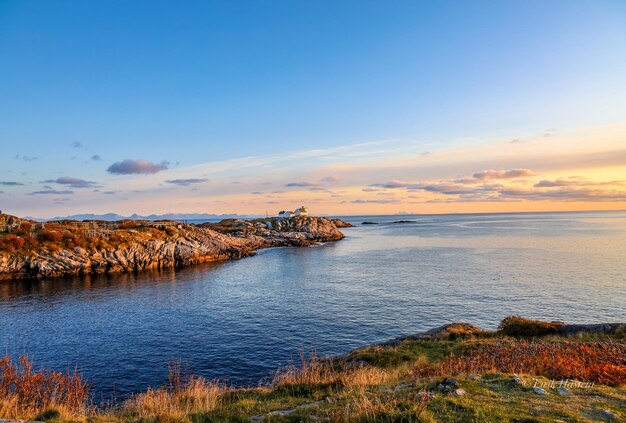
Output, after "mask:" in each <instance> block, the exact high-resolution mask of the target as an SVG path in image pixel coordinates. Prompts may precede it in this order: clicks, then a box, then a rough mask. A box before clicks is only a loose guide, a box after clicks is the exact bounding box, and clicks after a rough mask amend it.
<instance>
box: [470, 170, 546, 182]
mask: <svg viewBox="0 0 626 423" xmlns="http://www.w3.org/2000/svg"><path fill="white" fill-rule="evenodd" d="M534 175H535V174H534V173H533V172H532V171H531V170H529V169H507V170H494V169H488V170H483V171H481V172H476V173H474V175H472V176H474V178H476V179H480V180H484V179H513V178H524V177H528V176H534Z"/></svg>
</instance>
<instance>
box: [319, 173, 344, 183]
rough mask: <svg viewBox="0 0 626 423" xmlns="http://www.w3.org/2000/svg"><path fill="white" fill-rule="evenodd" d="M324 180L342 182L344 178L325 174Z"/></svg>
mask: <svg viewBox="0 0 626 423" xmlns="http://www.w3.org/2000/svg"><path fill="white" fill-rule="evenodd" d="M322 181H323V182H341V181H342V178H341V177H340V176H337V175H330V176H325V177H323V178H322Z"/></svg>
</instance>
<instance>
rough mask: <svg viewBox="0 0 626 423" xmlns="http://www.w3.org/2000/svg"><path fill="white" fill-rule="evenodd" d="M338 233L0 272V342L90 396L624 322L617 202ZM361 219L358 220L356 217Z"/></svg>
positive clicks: (624, 242) (253, 379)
mask: <svg viewBox="0 0 626 423" xmlns="http://www.w3.org/2000/svg"><path fill="white" fill-rule="evenodd" d="M343 219H345V220H347V221H349V222H351V223H353V224H354V225H355V226H354V227H353V228H344V229H342V231H343V232H344V233H345V235H346V238H345V239H344V240H342V241H339V242H334V243H326V244H323V245H319V246H314V247H306V248H274V249H268V250H263V251H259V252H258V254H257V255H256V256H253V257H249V258H245V259H241V260H233V261H224V262H219V263H212V264H206V265H199V266H194V267H189V268H185V269H181V270H176V271H173V270H167V271H151V272H140V273H133V274H118V275H108V276H103V275H101V276H92V277H75V278H59V279H49V280H41V281H5V282H0V349H1V350H2V351H1V352H2V353H8V354H10V355H11V356H13V357H18V356H20V355H22V354H27V355H28V356H29V357H30V358H31V359H32V360H33V362H34V364H35V367H36V368H45V369H53V370H60V371H65V370H70V371H74V370H76V371H78V372H79V373H81V374H82V375H83V376H84V378H85V379H86V380H87V381H88V383H89V384H90V386H91V390H92V393H93V397H94V401H96V402H101V401H104V402H107V401H119V400H121V399H124V398H126V397H128V396H129V395H132V394H133V393H136V392H140V391H143V390H145V389H146V388H148V387H159V386H162V385H163V384H165V383H166V382H167V372H168V365H169V364H171V363H173V362H179V363H181V364H182V365H183V366H184V368H185V369H187V371H188V372H190V373H193V374H195V375H199V376H203V377H206V378H208V379H219V380H221V381H223V382H224V383H227V384H231V385H234V386H249V385H257V384H258V383H264V382H266V381H268V380H269V378H271V376H272V374H273V372H274V370H275V369H276V368H277V367H280V366H284V365H287V364H288V363H290V362H291V361H295V360H297V359H298V356H299V354H300V353H301V352H305V353H310V352H315V353H316V354H317V355H318V356H326V355H339V354H343V353H346V352H348V351H350V350H352V349H355V348H358V347H361V346H364V345H368V344H372V343H379V342H384V341H386V340H389V339H391V338H394V337H398V336H403V335H408V334H413V333H417V332H420V331H424V330H427V329H430V328H433V327H436V326H439V325H442V324H444V323H447V322H455V321H466V322H471V323H474V324H476V325H478V326H481V327H483V328H487V329H495V328H496V327H497V326H498V323H499V322H500V320H501V319H503V318H504V317H506V316H509V315H521V316H525V317H528V318H536V319H546V320H561V321H566V322H572V323H600V322H626V212H568V213H507V214H448V215H394V216H347V217H343ZM364 222H368V223H369V224H363V223H364Z"/></svg>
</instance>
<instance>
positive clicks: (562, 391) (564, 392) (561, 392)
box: [556, 388, 572, 395]
mask: <svg viewBox="0 0 626 423" xmlns="http://www.w3.org/2000/svg"><path fill="white" fill-rule="evenodd" d="M556 392H557V393H558V394H559V395H572V391H570V390H569V389H567V388H558V389H557V390H556Z"/></svg>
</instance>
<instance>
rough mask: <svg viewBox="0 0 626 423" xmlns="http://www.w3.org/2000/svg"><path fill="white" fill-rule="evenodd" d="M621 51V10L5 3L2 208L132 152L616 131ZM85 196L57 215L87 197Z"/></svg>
mask: <svg viewBox="0 0 626 423" xmlns="http://www.w3.org/2000/svg"><path fill="white" fill-rule="evenodd" d="M624 46H626V3H625V2H623V1H552V0H548V1H523V2H522V1H515V2H513V1H510V2H507V1H489V2H485V1H477V2H466V1H436V2H418V1H379V2H371V1H354V2H351V1H342V2H334V1H329V2H324V1H316V2H282V1H281V2H279V1H263V2H254V1H248V2H243V1H242V2H236V1H221V2H217V1H215V2H211V1H198V2H193V1H186V2H174V1H169V2H165V1H132V2H128V1H97V0H94V1H61V0H60V1H53V2H51V1H29V2H24V1H6V0H0V143H1V145H2V150H3V153H2V155H1V156H0V181H2V180H5V181H11V182H19V183H23V184H24V185H23V186H17V188H11V189H9V188H3V187H1V186H0V191H3V192H2V193H0V200H2V201H1V202H0V203H8V202H10V203H12V204H15V209H16V212H31V213H37V212H40V214H49V213H53V212H56V211H57V210H59V209H61V208H62V207H61V206H62V205H61V204H54V203H55V202H57V201H56V200H58V198H56V200H55V199H54V197H52V196H54V195H55V194H51V195H49V196H42V197H38V200H37V202H36V203H37V204H39V205H36V204H35V202H33V201H32V199H29V198H27V197H25V195H27V194H28V193H30V192H35V191H36V190H39V191H40V190H41V185H42V181H48V180H55V179H57V178H59V177H72V178H80V179H84V180H88V181H93V182H97V183H98V184H100V185H102V186H103V187H106V186H107V183H108V181H109V180H110V179H111V178H114V177H116V175H112V174H111V172H107V169H109V167H110V166H111V165H112V164H114V163H116V162H121V161H123V160H126V159H132V160H146V161H150V162H152V163H157V164H158V163H162V162H163V161H167V162H168V165H167V166H168V168H169V170H166V172H167V171H172V170H175V169H187V168H190V167H193V166H196V165H202V164H206V163H215V162H223V161H226V160H232V159H239V158H243V157H265V156H271V155H278V154H287V153H292V152H297V151H308V150H316V149H322V150H324V149H330V151H333V150H332V149H333V148H339V147H345V146H352V145H360V144H365V143H374V144H375V143H378V142H385V143H388V144H387V145H390V146H392V147H393V149H397V148H400V147H402V146H405V147H406V148H410V149H412V150H411V151H414V153H415V154H418V153H420V152H425V151H429V152H430V151H444V150H446V149H454V148H463V147H468V146H471V145H477V144H480V143H483V142H486V141H488V140H493V139H503V140H507V139H516V138H519V137H528V136H534V134H541V133H544V132H546V131H555V130H563V129H570V128H581V127H588V126H602V125H612V124H615V123H622V122H625V121H626V119H625V118H626V77H624V75H626V48H625V47H624ZM564 145H567V143H565V144H564ZM357 150H359V148H357ZM374 151H378V150H372V153H371V155H370V156H369V159H371V160H373V159H375V157H374V156H373V155H374V154H375V153H374ZM363 154H366V152H364V153H363ZM376 154H380V152H379V153H376ZM96 156H97V158H99V159H98V160H94V159H95V158H96ZM35 158H36V159H35ZM25 159H26V160H25ZM345 160H346V162H345V163H344V164H345V165H346V166H347V165H349V164H351V163H353V160H354V159H345ZM307 164H310V165H311V166H312V165H313V162H307V163H305V164H304V165H301V166H304V167H306V165H307ZM493 165H494V166H497V165H498V162H497V161H495V162H494V163H493ZM234 170H236V169H234ZM479 170H481V169H476V171H479ZM266 171H268V172H269V171H271V169H269V170H267V169H266ZM184 173H185V174H186V175H187V174H188V173H189V172H187V171H185V172H184ZM191 176H195V178H194V179H211V180H212V181H213V183H214V184H215V183H216V179H215V178H214V177H213V178H207V177H203V176H202V175H191ZM290 176H292V174H290ZM172 177H173V176H172ZM225 177H226V176H224V175H221V176H220V178H225ZM293 177H297V175H295V174H293ZM170 180H171V179H170ZM137 181H139V182H137ZM220 181H221V182H222V183H224V180H220ZM134 182H137V183H138V185H141V186H142V187H143V188H141V189H145V190H150V189H152V188H154V189H155V190H156V191H155V195H157V191H158V189H157V187H158V184H159V183H162V181H156V182H155V180H154V175H152V176H150V175H148V176H146V175H145V174H144V175H138V176H136V179H135V180H134ZM230 182H232V181H229V183H230ZM282 182H285V183H287V181H280V182H272V183H276V184H278V185H282ZM364 182H365V181H364ZM364 182H363V183H364ZM151 183H153V185H154V186H152V185H151ZM20 187H21V188H20ZM252 189H253V188H252V187H250V189H249V190H248V191H250V192H252V191H251V190H252ZM118 190H119V189H118ZM84 192H85V191H80V193H82V194H81V195H83V197H85V201H86V203H85V204H82V203H80V201H78V202H76V201H73V200H74V199H75V198H76V195H75V194H76V193H74V194H72V196H73V197H72V201H69V200H68V201H66V202H65V204H64V205H63V207H65V208H67V209H68V210H69V209H72V211H78V209H80V211H84V209H85V208H86V206H87V204H94V201H93V199H91V197H88V196H86V195H84ZM239 194H240V196H241V195H243V194H244V192H243V191H242V192H241V193H239ZM44 198H45V201H44ZM125 198H126V199H124V198H120V199H118V200H113V199H111V198H109V197H107V198H106V201H104V200H102V203H103V204H102V206H101V207H102V208H106V206H108V205H110V206H109V207H110V209H111V210H110V211H117V210H121V209H127V208H128V207H127V205H124V204H127V202H128V201H129V200H128V197H125ZM293 200H294V201H295V200H296V198H294V199H293ZM72 203H77V204H76V205H75V206H73V205H72ZM96 203H98V201H96ZM155 204H156V203H154V202H150V207H154V206H155ZM1 205H2V207H3V208H4V209H7V208H8V209H10V208H11V207H10V206H9V207H7V205H5V204H1ZM167 205H171V203H168V202H167V201H166V202H165V204H164V205H163V207H165V206H167ZM187 207H191V205H190V204H188V205H187ZM207 207H208V206H207V205H202V204H198V208H199V209H202V210H205V209H206V208H207ZM224 207H230V208H235V209H236V208H237V207H238V205H237V204H236V203H229V204H228V205H225V206H224ZM156 208H162V207H161V206H157V207H156ZM191 208H194V207H191ZM171 211H197V210H171ZM231 211H237V210H231Z"/></svg>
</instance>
